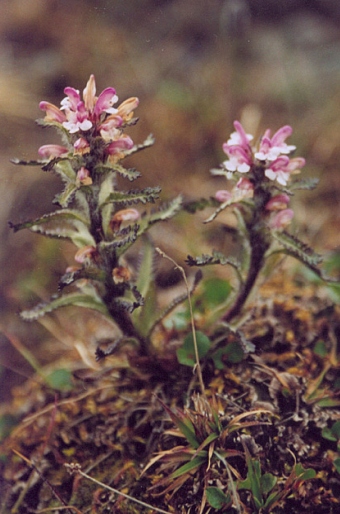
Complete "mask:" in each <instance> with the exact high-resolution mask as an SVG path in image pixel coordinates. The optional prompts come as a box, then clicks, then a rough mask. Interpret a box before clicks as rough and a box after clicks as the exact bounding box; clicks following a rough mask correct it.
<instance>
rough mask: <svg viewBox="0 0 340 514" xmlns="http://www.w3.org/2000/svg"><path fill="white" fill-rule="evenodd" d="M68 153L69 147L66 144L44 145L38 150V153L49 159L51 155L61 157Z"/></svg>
mask: <svg viewBox="0 0 340 514" xmlns="http://www.w3.org/2000/svg"><path fill="white" fill-rule="evenodd" d="M67 153H68V149H67V148H66V147H65V146H60V145H43V146H41V147H40V148H39V150H38V154H39V155H40V156H41V157H43V158H45V159H49V158H50V157H60V156H61V155H63V154H67Z"/></svg>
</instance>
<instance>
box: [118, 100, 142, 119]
mask: <svg viewBox="0 0 340 514" xmlns="http://www.w3.org/2000/svg"><path fill="white" fill-rule="evenodd" d="M138 104H139V99H138V98H136V97H131V98H128V99H127V100H125V101H124V102H122V103H121V104H120V106H119V107H118V114H119V116H121V117H122V118H123V119H124V120H125V121H128V120H129V119H131V118H132V116H133V110H134V109H136V107H138Z"/></svg>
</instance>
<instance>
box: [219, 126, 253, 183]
mask: <svg viewBox="0 0 340 514" xmlns="http://www.w3.org/2000/svg"><path fill="white" fill-rule="evenodd" d="M234 127H235V129H236V132H233V133H232V134H231V136H230V139H229V140H228V141H227V143H224V144H223V146H222V148H223V151H224V153H225V154H226V155H227V156H228V157H229V160H227V161H224V162H223V166H224V167H225V169H226V170H227V171H230V172H235V171H238V172H239V173H247V172H248V171H249V170H250V167H251V165H252V151H251V148H250V145H249V141H251V139H252V138H253V136H251V135H250V134H246V132H245V130H244V128H243V127H242V125H241V123H240V122H239V121H235V122H234Z"/></svg>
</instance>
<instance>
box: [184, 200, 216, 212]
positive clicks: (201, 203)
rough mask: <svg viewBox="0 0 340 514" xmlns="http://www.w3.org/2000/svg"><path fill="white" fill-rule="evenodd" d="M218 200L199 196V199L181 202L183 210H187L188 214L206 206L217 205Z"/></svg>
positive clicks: (201, 209)
mask: <svg viewBox="0 0 340 514" xmlns="http://www.w3.org/2000/svg"><path fill="white" fill-rule="evenodd" d="M219 205H220V202H218V201H217V200H215V198H213V197H210V198H208V199H207V198H201V199H200V200H194V201H191V202H184V203H183V210H184V211H186V212H189V213H190V214H195V213H196V212H197V211H203V209H206V208H207V207H218V206H219Z"/></svg>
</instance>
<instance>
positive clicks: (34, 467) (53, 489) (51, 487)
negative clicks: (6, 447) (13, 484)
mask: <svg viewBox="0 0 340 514" xmlns="http://www.w3.org/2000/svg"><path fill="white" fill-rule="evenodd" d="M12 452H14V453H15V454H16V455H18V456H19V457H20V458H21V459H22V460H23V461H24V462H26V464H28V465H29V466H31V467H32V468H33V469H34V471H35V472H36V473H38V475H39V476H40V478H41V479H42V480H43V481H44V482H45V483H46V484H47V485H48V487H49V488H50V489H51V491H52V493H53V494H54V496H55V497H56V498H57V499H58V500H59V501H60V503H61V504H62V505H63V506H64V508H65V509H68V511H69V512H70V513H71V514H72V511H71V508H72V507H70V506H69V505H67V503H66V502H65V500H64V499H63V498H62V497H61V496H60V494H59V493H58V491H56V489H55V488H54V487H53V485H52V484H51V483H50V482H49V481H48V480H47V478H45V477H44V476H43V474H42V473H41V472H40V471H39V469H38V468H37V466H36V465H35V464H34V463H33V462H32V461H31V460H30V459H28V458H27V457H25V456H24V455H22V453H20V452H18V451H17V450H14V449H12ZM12 512H14V511H13V510H12ZM77 512H78V514H79V513H80V514H81V512H80V511H79V510H77Z"/></svg>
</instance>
